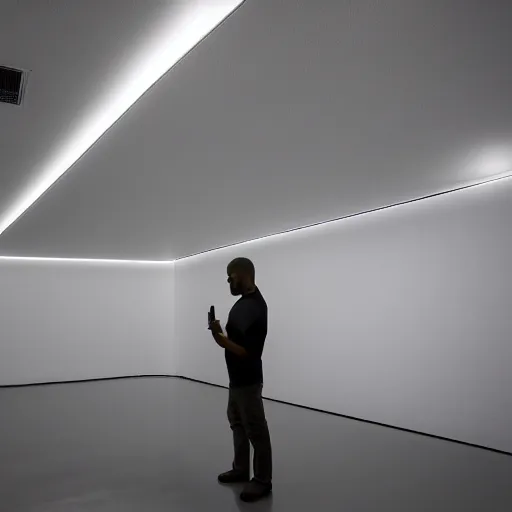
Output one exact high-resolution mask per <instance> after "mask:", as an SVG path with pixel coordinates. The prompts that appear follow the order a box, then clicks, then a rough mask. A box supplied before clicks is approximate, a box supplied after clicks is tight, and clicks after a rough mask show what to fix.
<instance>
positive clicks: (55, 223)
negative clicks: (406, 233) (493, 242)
mask: <svg viewBox="0 0 512 512" xmlns="http://www.w3.org/2000/svg"><path fill="white" fill-rule="evenodd" d="M212 1H214V0H212ZM27 2H29V0H26V2H14V0H7V4H8V5H9V4H10V3H11V4H14V5H15V6H16V7H17V9H22V8H23V6H25V5H26V3H27ZM30 3H34V4H37V5H39V4H41V1H40V0H30ZM51 3H52V6H53V5H54V4H55V5H58V7H60V8H55V9H54V11H52V12H50V13H48V8H47V7H38V8H37V11H36V12H37V15H38V17H36V18H35V21H32V17H31V16H25V17H22V18H20V21H19V23H17V24H16V25H13V24H12V22H11V20H10V16H9V14H10V11H8V12H7V15H6V16H5V17H2V19H1V20H0V28H3V27H2V23H4V24H5V25H6V32H5V34H7V35H5V36H4V37H5V41H4V44H3V45H0V53H1V52H2V51H7V49H8V52H9V53H10V52H13V51H15V50H16V51H17V48H13V46H16V45H12V44H10V41H12V40H15V39H13V38H12V37H10V38H9V37H8V35H9V33H10V31H11V30H12V28H11V25H12V26H15V28H16V32H15V34H16V35H18V34H20V33H22V34H23V35H25V39H24V40H23V41H22V43H23V45H22V48H24V49H25V50H26V51H27V53H26V54H27V55H28V56H29V57H30V56H31V51H34V48H35V47H34V45H33V44H32V45H29V44H28V42H27V41H31V40H37V41H38V45H37V49H38V55H37V59H36V58H35V57H34V58H33V60H37V62H35V64H37V67H38V72H37V73H36V72H34V73H33V76H34V81H32V82H31V83H30V84H29V85H30V90H29V91H28V93H27V102H28V101H29V99H30V101H31V102H32V101H34V102H35V100H36V98H37V100H38V103H37V107H38V108H37V109H36V110H34V111H30V115H27V116H26V117H23V118H22V117H21V116H22V113H26V114H28V112H27V111H16V112H18V114H17V115H16V116H15V115H12V116H10V115H9V117H8V118H6V120H5V121H4V117H3V116H4V114H3V112H0V117H2V121H3V124H2V126H0V135H2V137H1V138H0V140H2V141H3V140H5V141H6V146H7V148H6V149H5V150H4V149H3V148H2V155H4V153H7V154H6V156H5V157H3V161H2V164H3V165H2V167H3V166H4V164H6V162H16V163H17V165H16V166H12V167H13V169H14V170H13V171H9V174H8V175H9V176H10V177H11V180H18V179H19V178H20V177H22V176H25V169H28V168H32V169H35V170H38V171H39V170H41V169H42V168H43V164H44V163H46V162H49V161H51V157H52V156H53V154H54V152H55V151H57V149H61V146H62V144H64V141H65V140H67V137H68V136H71V134H73V133H75V130H78V128H79V127H80V126H81V124H80V123H81V122H82V121H83V120H84V119H85V118H87V116H88V115H89V114H91V112H94V111H95V108H92V106H94V107H96V106H101V105H103V103H104V102H105V96H104V91H105V90H108V91H109V93H110V89H109V86H110V85H111V84H112V83H113V82H112V80H113V81H115V83H117V80H118V79H119V80H120V83H121V82H122V79H123V77H124V76H126V75H125V70H126V69H128V68H129V66H128V65H129V64H130V65H131V64H132V63H133V62H134V60H133V59H134V58H135V57H136V55H138V53H137V52H138V51H140V52H142V50H143V49H144V47H147V46H148V45H149V42H147V41H145V39H144V36H145V35H146V34H151V35H154V36H155V39H154V41H153V42H155V41H156V40H157V39H156V38H157V32H158V31H157V30H156V27H157V26H158V23H157V22H155V21H151V20H148V21H146V22H145V23H144V24H143V23H142V21H140V22H137V21H136V20H137V19H144V18H145V16H146V10H149V11H151V13H152V17H151V19H152V20H153V19H154V18H153V17H156V15H157V14H158V12H157V11H158V10H160V11H161V12H162V13H163V11H164V10H166V9H167V4H164V3H161V5H162V6H164V5H165V9H164V7H160V8H158V7H157V6H158V5H160V3H159V2H126V1H123V0H106V1H105V2H101V3H100V4H97V3H96V2H91V1H89V2H87V1H86V0H82V1H78V0H77V1H75V2H69V1H66V0H54V1H52V2H51ZM175 3H176V5H178V4H179V2H175ZM64 4H65V5H64ZM92 4H94V5H92ZM20 6H21V7H20ZM70 9H71V11H72V12H73V13H75V14H74V16H67V15H66V13H68V12H69V10H70ZM14 11H16V9H14ZM77 11H78V12H79V16H77V15H76V12H77ZM82 11H83V12H82ZM134 11H136V12H134ZM2 15H4V11H2ZM162 16H164V14H162ZM120 17H121V19H120ZM41 18H42V19H43V21H44V23H42V22H41ZM125 18H127V19H125ZM74 19H79V20H80V21H82V20H83V19H85V20H87V23H88V25H86V26H85V28H82V25H80V27H77V26H76V25H73V20H74ZM511 19H512V2H509V1H503V0H487V1H486V2H483V1H482V0H467V1H465V2H462V0H443V1H438V2H432V1H431V0H414V1H412V0H386V1H385V2H384V1H380V2H378V1H375V0H357V1H356V0H336V1H334V0H314V1H313V0H246V2H244V3H243V5H242V6H241V7H240V8H239V9H237V11H236V12H235V13H234V14H233V15H232V16H230V17H229V19H228V20H226V22H224V23H223V24H222V25H221V26H220V27H218V29H216V30H214V31H213V33H211V34H210V35H209V36H208V37H207V38H206V39H205V40H204V41H203V42H202V43H201V44H200V45H199V46H197V47H196V48H195V49H194V50H193V51H192V52H190V53H189V54H188V55H187V56H186V58H184V59H182V60H181V61H180V62H179V63H178V64H177V65H176V66H174V67H173V69H172V70H171V71H170V72H169V73H168V74H166V75H165V76H164V77H163V78H162V79H161V80H160V81H159V82H158V83H156V84H155V85H154V86H153V87H152V88H151V90H149V91H148V92H147V93H146V94H145V95H144V97H143V98H141V100H140V101H138V102H137V103H136V104H135V105H134V106H133V107H132V108H131V109H130V110H129V111H128V112H127V113H126V114H125V115H124V116H123V117H122V118H121V119H120V120H119V122H117V123H116V124H115V125H114V126H113V127H112V129H110V130H109V131H108V132H107V133H106V134H105V135H104V136H103V137H102V138H101V139H100V140H99V141H98V142H97V143H96V144H95V145H94V147H93V148H91V150H90V151H88V152H87V153H86V154H85V155H84V157H83V158H81V159H80V160H79V161H78V162H77V163H76V165H75V166H74V167H73V170H72V171H70V172H68V173H66V174H65V175H64V176H63V177H62V179H61V180H59V181H58V182H57V183H56V184H55V186H54V187H52V188H51V189H50V190H49V191H48V193H47V194H45V195H44V196H43V197H42V198H41V199H40V200H39V201H38V202H37V204H35V205H34V206H33V207H32V208H31V209H30V210H29V211H28V212H27V214H26V215H24V216H23V217H22V218H20V219H19V220H18V221H17V222H16V223H15V224H14V225H12V226H11V228H10V229H8V230H7V231H5V232H4V233H3V235H2V236H1V237H0V254H10V255H14V256H22V255H27V256H29V255H34V256H66V257H82V258H83V257H89V258H131V259H152V260H154V259H173V258H176V257H181V256H187V255H189V254H194V253H197V252H200V251H204V250H207V249H212V248H216V247H219V246H223V245H226V244H231V243H237V242H240V241H243V240H246V239H248V238H257V237H261V236H265V235H268V234H270V233H276V232H281V231H284V230H287V229H292V228H296V227H299V226H304V225H310V224H313V223H317V222H323V221H325V220H329V219H333V218H339V217H343V216H346V215H349V214H353V213H357V212H361V211H366V210H369V209H373V208H376V207H381V206H387V205H389V204H393V203H396V202H401V201H403V200H407V199H412V198H416V197H422V196H425V195H428V194H431V193H436V192H439V191H444V190H447V189H452V188H456V187H458V186H460V185H463V184H466V183H468V182H473V181H475V180H478V181H480V180H482V179H486V178H488V177H490V176H494V175H495V174H501V173H503V172H507V171H508V172H510V171H512V168H510V158H509V157H510V151H511V149H512V146H511V141H512V102H511V101H510V91H511V90H512V66H510V56H509V54H508V52H507V51H504V49H506V48H511V47H512V31H511V30H510V20H511ZM57 21H58V22H59V23H56V22H57ZM121 21H122V22H121ZM28 23H30V29H31V32H30V33H29V31H28V30H26V29H25V27H26V26H27V24H28ZM51 25H53V30H52V31H50V30H49V29H48V27H49V26H51ZM161 26H163V25H161ZM55 27H57V28H55ZM59 27H65V28H66V31H69V32H70V33H71V32H72V34H73V36H74V39H73V38H72V37H71V34H70V33H68V32H66V34H65V35H64V34H62V30H59ZM22 29H23V30H22ZM21 30H22V31H21ZM20 31H21V32H20ZM91 33H94V34H95V37H93V38H92V37H91ZM75 34H77V35H76V37H75ZM118 34H119V37H120V38H122V39H120V40H119V42H118V40H117V38H118ZM1 41H2V32H1V31H0V42H1ZM48 41H51V42H52V44H48ZM68 42H69V44H70V46H69V50H68V51H66V52H64V51H63V50H62V49H61V46H63V45H64V44H66V43H68ZM71 43H72V44H71ZM79 43H80V44H79ZM117 45H119V47H120V48H118V51H116V52H114V51H113V50H114V48H115V47H117ZM56 49H57V50H59V53H58V54H55V53H54V51H55V50H56ZM62 53H65V55H64V56H62ZM39 54H41V55H39ZM49 56H51V57H49ZM43 62H44V66H45V67H44V69H39V65H40V63H43ZM55 62H57V63H59V65H60V66H59V67H57V68H55V67H54V68H51V71H52V73H48V74H47V71H46V70H47V69H49V68H48V66H50V65H53V66H55ZM100 65H101V66H100ZM103 66H104V67H103ZM61 67H63V69H65V70H66V72H65V73H61V72H60V69H61ZM84 67H85V71H84ZM100 71H101V72H100ZM89 74H90V75H91V77H92V78H94V79H95V82H93V83H98V84H102V87H101V88H95V87H91V85H90V84H91V82H90V81H89V80H91V78H90V77H89ZM84 75H85V76H84ZM55 77H58V78H59V83H61V82H62V83H63V87H62V89H63V90H61V89H60V88H58V89H55V87H54V81H55ZM35 80H37V83H36V82H35ZM105 81H106V83H105ZM104 83H105V86H104V87H103V84H104ZM44 91H51V93H52V94H49V93H48V94H46V95H42V92H44ZM114 92H115V91H114ZM78 93H80V94H78ZM77 97H78V98H80V101H78V100H77ZM63 98H65V100H66V101H65V102H64V100H63ZM71 98H73V101H72V99H71ZM57 99H58V100H59V101H58V102H57V101H56V100H57ZM31 104H32V103H31ZM26 106H28V105H26ZM34 106H35V105H34ZM2 110H5V109H2ZM71 114H73V117H72V119H73V122H72V123H71V125H70V121H69V116H70V115H71ZM43 120H44V121H45V122H44V123H43ZM56 126H61V127H62V128H61V129H62V131H61V132H56V131H55V129H56ZM34 127H37V129H36V128H34ZM15 128H16V129H15ZM13 130H14V131H13ZM4 131H5V132H6V133H5V135H4ZM49 134H51V137H50V136H49ZM55 154H56V153H55ZM29 164H30V165H29ZM8 168H9V169H10V168H11V166H8ZM4 180H5V181H7V182H9V180H7V179H5V178H4V173H3V172H2V173H1V175H0V208H1V207H2V201H1V196H2V195H4V196H5V195H8V196H9V195H10V197H12V198H14V197H17V195H15V193H14V189H13V192H12V194H8V193H7V192H6V190H9V187H8V186H7V185H8V183H7V184H6V186H5V187H4ZM16 190H18V189H16ZM76 233H79V234H80V236H76Z"/></svg>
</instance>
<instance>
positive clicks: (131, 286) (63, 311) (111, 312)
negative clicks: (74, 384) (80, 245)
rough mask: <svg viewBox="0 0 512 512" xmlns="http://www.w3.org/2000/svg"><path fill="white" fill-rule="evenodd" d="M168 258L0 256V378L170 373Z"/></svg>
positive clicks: (57, 378)
mask: <svg viewBox="0 0 512 512" xmlns="http://www.w3.org/2000/svg"><path fill="white" fill-rule="evenodd" d="M173 275H174V268H173V265H172V264H168V265H154V264H146V265H144V264H132V263H115V264H113V263H106V262H88V263H86V262H73V261H68V262H62V261H61V262H34V261H30V262H27V261H14V260H13V261H5V260H4V261H0V282H1V283H2V286H1V290H0V385H12V384H28V383H36V382H52V381H66V380H80V379H93V378H102V377H117V376H124V375H141V374H169V373H174V370H175V367H176V354H175V350H174V345H173V343H172V341H173V329H174V309H173V284H174V283H173Z"/></svg>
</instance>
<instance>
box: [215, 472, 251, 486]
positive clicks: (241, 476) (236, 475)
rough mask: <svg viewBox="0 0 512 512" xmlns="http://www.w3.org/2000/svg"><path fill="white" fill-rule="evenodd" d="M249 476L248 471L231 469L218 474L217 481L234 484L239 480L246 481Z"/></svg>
mask: <svg viewBox="0 0 512 512" xmlns="http://www.w3.org/2000/svg"><path fill="white" fill-rule="evenodd" d="M249 478H250V477H249V473H244V472H242V471H236V470H234V469H232V470H230V471H227V472H226V473H222V474H221V475H219V482H220V483H221V484H236V483H239V482H248V481H249Z"/></svg>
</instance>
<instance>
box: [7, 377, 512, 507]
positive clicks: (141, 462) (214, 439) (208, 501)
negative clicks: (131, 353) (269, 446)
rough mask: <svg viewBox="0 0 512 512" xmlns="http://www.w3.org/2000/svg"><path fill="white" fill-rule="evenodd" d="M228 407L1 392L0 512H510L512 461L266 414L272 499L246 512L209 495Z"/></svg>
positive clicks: (177, 398) (72, 390)
mask: <svg viewBox="0 0 512 512" xmlns="http://www.w3.org/2000/svg"><path fill="white" fill-rule="evenodd" d="M226 402H227V390H224V389H219V388H214V387H210V386H206V385H203V384H198V383H195V382H189V381H184V380H179V379H163V378H162V379H156V378H155V379H153V378H150V379H129V380H119V381H104V382H91V383H82V384H64V385H54V386H41V387H29V388H13V389H0V414H1V419H0V510H1V511H2V512H75V511H87V512H132V511H141V512H163V511H165V512H171V511H173V512H201V511H217V510H219V511H221V510H222V511H223V512H230V511H237V510H255V511H262V510H264V511H267V510H273V511H276V512H280V511H290V512H291V511H294V512H298V511H301V510H304V511H311V510H319V511H320V510H321V511H326V512H330V511H347V512H363V511H364V512H370V511H381V510H382V511H392V512H423V511H425V512H426V511H428V512H433V511H435V512H444V511H447V512H448V511H449V512H458V511H461V512H462V511H463V512H473V511H475V512H477V511H478V512H510V511H511V510H512V457H509V456H506V455H500V454H497V453H492V452H489V451H485V450H480V449H476V448H470V447H466V446H462V445H458V444H454V443H450V442H444V441H439V440H436V439H431V438H428V437H424V436H419V435H415V434H409V433H404V432H400V431H396V430H392V429H388V428H384V427H379V426H375V425H369V424H365V423H361V422H357V421H352V420H348V419H344V418H339V417H335V416H330V415H326V414H321V413H317V412H313V411H308V410H304V409H300V408H296V407H292V406H288V405H283V404H278V403H274V402H268V401H266V402H265V406H266V410H267V417H268V421H269V425H270V428H271V435H272V440H273V449H274V492H273V494H272V496H271V497H269V498H266V499H264V500H263V501H261V502H259V503H254V504H246V503H243V502H241V501H239V499H238V494H239V492H240V486H236V487H233V488H231V487H223V486H221V485H219V484H218V483H217V481H216V478H217V474H218V473H220V472H222V471H224V470H226V469H229V468H230V464H231V456H232V448H231V437H230V434H231V431H230V430H229V427H228V425H227V420H226V417H225V411H226Z"/></svg>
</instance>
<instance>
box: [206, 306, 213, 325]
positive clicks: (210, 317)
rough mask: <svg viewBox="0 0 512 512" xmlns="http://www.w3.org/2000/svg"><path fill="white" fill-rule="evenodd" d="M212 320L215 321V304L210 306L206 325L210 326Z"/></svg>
mask: <svg viewBox="0 0 512 512" xmlns="http://www.w3.org/2000/svg"><path fill="white" fill-rule="evenodd" d="M212 322H215V306H212V307H211V308H210V311H209V312H208V326H210V324H211V323H212Z"/></svg>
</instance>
